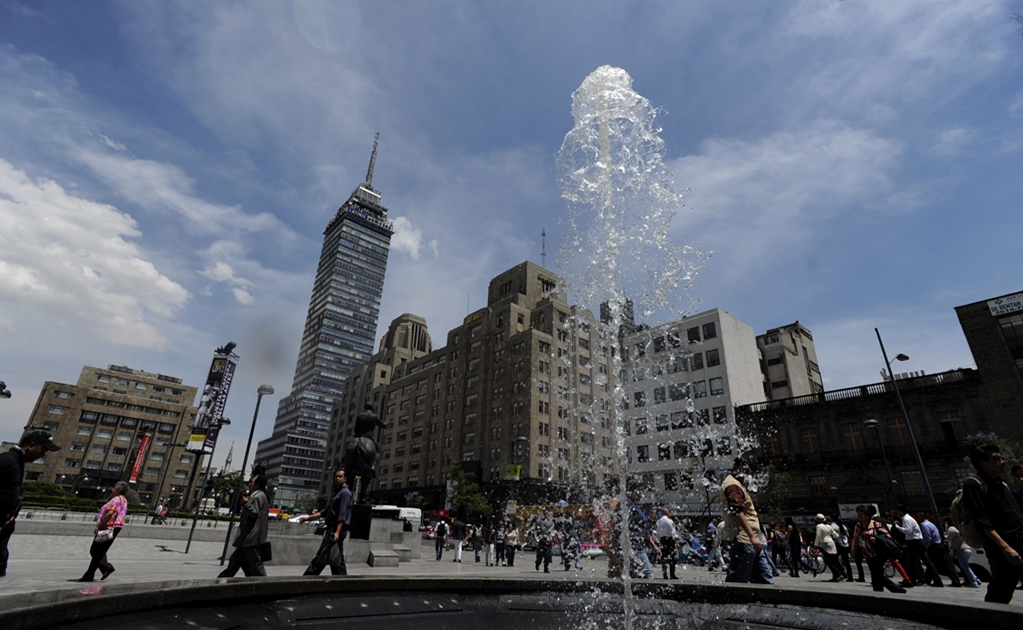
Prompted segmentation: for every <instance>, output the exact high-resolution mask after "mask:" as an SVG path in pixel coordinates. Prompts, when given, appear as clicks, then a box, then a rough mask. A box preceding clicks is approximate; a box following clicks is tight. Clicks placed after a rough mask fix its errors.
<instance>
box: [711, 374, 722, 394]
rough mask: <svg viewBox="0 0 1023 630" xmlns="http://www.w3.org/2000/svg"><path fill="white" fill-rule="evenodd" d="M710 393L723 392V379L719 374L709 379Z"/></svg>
mask: <svg viewBox="0 0 1023 630" xmlns="http://www.w3.org/2000/svg"><path fill="white" fill-rule="evenodd" d="M710 393H711V395H712V396H717V395H718V394H723V393H725V384H724V379H722V378H721V377H720V376H719V377H716V378H712V379H710Z"/></svg>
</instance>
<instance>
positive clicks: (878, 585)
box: [852, 505, 906, 593]
mask: <svg viewBox="0 0 1023 630" xmlns="http://www.w3.org/2000/svg"><path fill="white" fill-rule="evenodd" d="M856 517H857V519H858V522H857V523H856V530H855V533H854V534H853V546H852V549H853V556H855V557H859V556H862V557H863V558H864V559H865V560H866V562H867V568H869V569H870V584H871V586H873V587H874V590H875V591H883V590H885V589H888V590H889V591H891V592H893V593H905V592H906V589H904V588H902V587H901V586H899V585H897V584H896V583H895V582H892V581H891V580H890V579H888V576H886V575H885V574H884V563H885V560H886V559H888V557H889V554H891V553H892V551H891V549H892V547H891V546H890V545H889V541H890V543H891V545H897V543H896V542H895V541H894V540H892V537H891V534H889V533H888V528H887V527H885V526H884V524H883V523H881V521H878V520H877V519H875V518H874V506H872V505H857V506H856Z"/></svg>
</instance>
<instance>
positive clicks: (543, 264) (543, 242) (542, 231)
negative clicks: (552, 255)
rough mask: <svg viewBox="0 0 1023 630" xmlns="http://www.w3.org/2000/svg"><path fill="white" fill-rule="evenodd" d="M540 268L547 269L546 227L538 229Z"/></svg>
mask: <svg viewBox="0 0 1023 630" xmlns="http://www.w3.org/2000/svg"><path fill="white" fill-rule="evenodd" d="M540 266H541V267H543V268H544V269H546V268H547V226H546V225H545V226H543V227H542V228H540Z"/></svg>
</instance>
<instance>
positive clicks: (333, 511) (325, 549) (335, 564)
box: [299, 468, 352, 575]
mask: <svg viewBox="0 0 1023 630" xmlns="http://www.w3.org/2000/svg"><path fill="white" fill-rule="evenodd" d="M334 487H335V488H336V489H337V492H336V493H335V494H334V498H333V499H331V500H330V503H329V504H328V505H327V507H326V509H324V510H321V511H319V512H316V513H315V514H309V515H308V516H303V517H302V518H300V519H299V522H300V523H304V522H306V521H308V520H311V519H314V518H320V517H322V518H323V522H324V524H325V525H326V530H325V531H324V532H323V540H322V541H321V542H320V548H319V550H318V551H317V552H316V557H314V558H313V559H312V561H311V562H310V563H309V566H308V567H306V570H305V573H303V574H302V575H319V574H320V573H321V572H322V571H323V568H324V567H325V566H327V565H328V564H329V565H330V573H331V574H332V575H348V567H347V566H345V537H346V536H347V535H348V526H349V524H351V522H352V491H351V490H349V489H348V476H347V474H346V473H345V469H344V468H338V469H337V470H335V471H334ZM335 545H337V554H338V557H337V559H334V558H333V550H334V546H335Z"/></svg>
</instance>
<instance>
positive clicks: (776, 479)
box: [757, 465, 792, 520]
mask: <svg viewBox="0 0 1023 630" xmlns="http://www.w3.org/2000/svg"><path fill="white" fill-rule="evenodd" d="M767 475H768V479H767V485H766V486H764V488H763V489H761V490H760V492H758V493H757V512H759V513H761V514H763V515H764V516H765V517H769V518H770V519H772V520H779V519H781V518H782V516H783V515H784V514H785V509H786V508H787V507H788V503H789V495H790V493H791V490H792V475H791V474H790V473H788V472H783V471H780V470H778V469H777V468H775V467H774V465H768V467H767Z"/></svg>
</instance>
